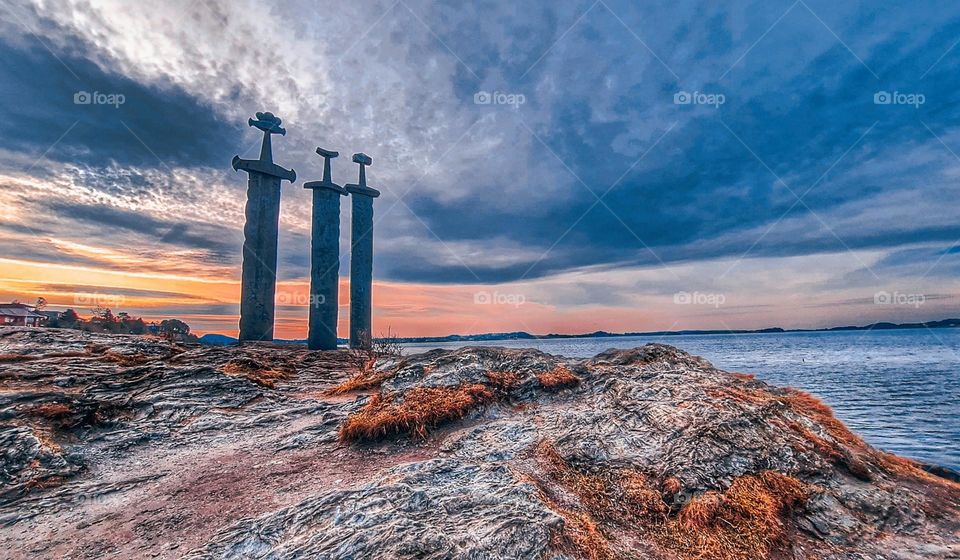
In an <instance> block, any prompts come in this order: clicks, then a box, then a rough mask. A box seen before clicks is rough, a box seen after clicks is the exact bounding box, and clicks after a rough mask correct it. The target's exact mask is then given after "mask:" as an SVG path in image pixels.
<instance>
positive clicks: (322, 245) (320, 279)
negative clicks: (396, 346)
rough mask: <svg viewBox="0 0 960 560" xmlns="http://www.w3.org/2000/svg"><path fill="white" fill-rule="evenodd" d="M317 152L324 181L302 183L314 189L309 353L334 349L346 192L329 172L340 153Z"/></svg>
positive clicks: (319, 150)
mask: <svg viewBox="0 0 960 560" xmlns="http://www.w3.org/2000/svg"><path fill="white" fill-rule="evenodd" d="M317 153H318V154H319V155H320V156H321V157H323V179H322V180H320V181H310V182H308V183H304V184H303V188H305V189H312V190H313V218H312V220H313V226H312V230H311V242H310V318H309V331H308V335H307V346H308V347H309V348H310V349H311V350H335V349H336V348H337V319H338V318H339V312H340V307H339V288H340V197H341V196H346V194H347V191H346V189H344V188H343V187H341V186H340V185H337V184H336V183H334V182H333V178H332V174H331V170H330V160H331V159H333V158H335V157H337V156H338V155H340V154H339V153H337V152H332V151H329V150H324V149H321V148H317Z"/></svg>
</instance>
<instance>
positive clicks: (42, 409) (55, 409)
mask: <svg viewBox="0 0 960 560" xmlns="http://www.w3.org/2000/svg"><path fill="white" fill-rule="evenodd" d="M71 412H72V410H71V409H70V406H69V405H66V404H63V403H44V404H38V405H36V406H34V407H33V408H31V409H30V413H31V414H34V415H36V416H42V417H44V418H62V417H63V416H67V415H69V414H70V413H71Z"/></svg>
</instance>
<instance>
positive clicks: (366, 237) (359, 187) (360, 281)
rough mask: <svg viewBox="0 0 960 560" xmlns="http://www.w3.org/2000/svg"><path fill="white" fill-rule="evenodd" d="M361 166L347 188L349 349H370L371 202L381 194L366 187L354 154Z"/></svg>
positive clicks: (362, 157)
mask: <svg viewBox="0 0 960 560" xmlns="http://www.w3.org/2000/svg"><path fill="white" fill-rule="evenodd" d="M353 161H354V163H357V164H359V165H360V178H359V180H358V181H357V183H356V184H350V185H347V186H346V189H347V192H349V193H350V194H351V195H352V196H351V197H350V198H351V199H352V212H351V224H350V347H351V348H365V349H369V348H370V346H371V342H372V338H373V332H372V329H373V199H374V198H376V197H378V196H380V191H378V190H376V189H374V188H371V187H368V186H367V174H366V166H368V165H370V164H371V163H373V160H372V159H371V158H370V156H368V155H366V154H362V153H359V154H353Z"/></svg>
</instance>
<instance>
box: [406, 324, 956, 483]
mask: <svg viewBox="0 0 960 560" xmlns="http://www.w3.org/2000/svg"><path fill="white" fill-rule="evenodd" d="M648 342H662V343H665V344H670V345H673V346H676V347H678V348H682V349H684V350H686V351H688V352H690V353H691V354H696V355H699V356H703V357H704V358H706V359H708V360H710V361H711V362H712V363H713V364H714V365H715V366H717V367H719V368H721V369H725V370H730V371H739V372H745V373H754V374H756V375H757V377H758V378H761V379H763V380H765V381H769V382H770V383H773V384H775V385H781V386H791V387H797V388H799V389H803V390H805V391H809V392H811V393H813V394H815V395H817V396H819V397H820V398H822V399H823V400H824V401H825V402H827V403H828V404H829V405H830V406H832V407H833V409H834V412H836V414H837V416H838V417H839V418H841V419H842V420H843V421H844V422H846V423H847V425H848V426H850V427H851V428H852V429H853V430H854V431H856V432H857V433H859V434H860V435H862V436H863V437H864V438H865V439H866V440H867V441H869V442H870V443H871V444H873V445H874V446H876V447H879V448H881V449H884V450H886V451H890V452H893V453H897V454H899V455H904V456H907V457H913V458H916V459H919V460H921V461H925V462H928V463H934V464H938V465H943V466H947V467H950V468H952V469H954V470H960V329H936V330H927V329H916V330H891V331H871V332H865V331H848V332H830V333H784V334H750V335H690V336H662V337H629V338H605V339H597V338H573V339H563V340H539V341H536V340H519V341H511V340H502V341H495V342H488V343H484V342H471V343H468V344H464V343H433V344H417V345H414V344H409V345H406V353H417V352H423V351H426V350H429V349H432V348H457V347H460V346H466V345H487V346H507V347H510V348H538V349H540V350H543V351H544V352H549V353H551V354H557V355H562V356H569V357H590V356H594V355H595V354H598V353H600V352H602V351H604V350H606V349H608V348H632V347H634V346H642V345H643V344H646V343H648Z"/></svg>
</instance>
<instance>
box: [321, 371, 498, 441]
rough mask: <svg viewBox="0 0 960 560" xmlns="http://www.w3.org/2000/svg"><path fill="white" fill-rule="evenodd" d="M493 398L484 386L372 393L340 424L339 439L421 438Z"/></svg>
mask: <svg viewBox="0 0 960 560" xmlns="http://www.w3.org/2000/svg"><path fill="white" fill-rule="evenodd" d="M493 400H494V393H493V391H491V390H490V389H489V388H487V387H485V386H484V385H481V384H478V383H475V384H466V385H460V386H458V387H415V388H413V389H410V390H409V391H407V392H406V393H404V394H403V396H402V399H401V397H399V396H398V395H391V394H388V395H383V394H380V393H378V394H376V395H373V396H372V397H371V398H370V401H369V402H367V404H366V405H364V407H363V408H362V409H360V411H358V412H355V413H353V414H351V415H350V416H348V417H347V419H346V421H345V422H344V423H343V424H342V425H341V426H340V440H341V441H345V442H346V441H363V440H368V441H373V440H378V439H381V438H383V437H385V436H388V435H393V434H410V435H413V436H414V437H419V438H425V437H426V435H427V429H428V428H431V427H434V426H437V425H439V424H442V423H444V422H449V421H451V420H458V419H460V418H463V417H464V416H465V415H466V414H467V413H468V412H470V411H471V410H473V409H475V408H478V407H480V406H482V405H484V404H486V403H489V402H491V401H493Z"/></svg>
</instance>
